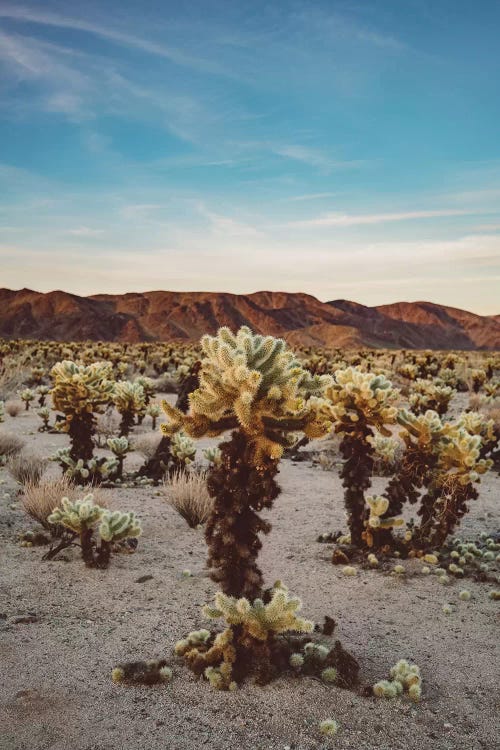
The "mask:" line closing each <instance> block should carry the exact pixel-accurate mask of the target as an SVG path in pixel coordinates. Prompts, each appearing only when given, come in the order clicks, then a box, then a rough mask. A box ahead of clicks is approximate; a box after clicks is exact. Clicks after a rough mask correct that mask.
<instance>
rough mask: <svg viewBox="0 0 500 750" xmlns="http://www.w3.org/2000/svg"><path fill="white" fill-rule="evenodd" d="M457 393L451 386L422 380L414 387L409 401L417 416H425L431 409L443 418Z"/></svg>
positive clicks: (416, 382)
mask: <svg viewBox="0 0 500 750" xmlns="http://www.w3.org/2000/svg"><path fill="white" fill-rule="evenodd" d="M455 393H456V391H455V390H454V389H453V388H451V386H449V385H445V384H441V383H439V381H435V380H424V379H422V378H420V379H418V380H416V381H415V383H414V385H413V386H412V391H411V393H410V396H409V399H408V400H409V403H410V406H411V408H412V410H413V412H414V413H415V414H425V412H426V411H428V410H429V409H431V410H433V411H435V412H437V413H438V414H439V415H440V416H443V415H444V414H446V412H447V411H448V407H449V405H450V401H451V399H452V398H453V396H454V395H455Z"/></svg>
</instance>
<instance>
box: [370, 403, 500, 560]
mask: <svg viewBox="0 0 500 750" xmlns="http://www.w3.org/2000/svg"><path fill="white" fill-rule="evenodd" d="M398 421H399V422H400V424H401V425H402V426H403V427H404V430H403V432H402V433H401V436H402V438H403V440H404V442H405V444H406V446H407V449H406V452H405V454H404V456H403V459H402V462H401V470H400V472H399V473H398V475H397V476H396V477H394V478H393V480H391V482H390V483H389V486H388V488H387V490H386V491H385V493H384V494H385V496H386V497H388V498H389V501H390V502H389V508H388V512H389V513H391V514H392V515H399V513H400V512H401V509H402V506H403V503H404V502H405V500H406V499H408V500H409V501H410V502H417V500H418V489H419V488H420V487H422V486H425V487H426V490H427V491H426V493H425V495H424V496H423V497H422V499H421V504H420V507H419V509H418V515H419V516H420V518H421V521H420V525H419V526H418V527H417V528H416V529H415V531H414V533H413V534H412V539H411V542H412V545H413V546H417V547H419V548H438V547H440V546H441V545H442V544H443V543H444V541H445V539H446V537H447V535H448V534H449V533H451V532H452V531H453V529H454V528H455V526H456V524H457V523H458V522H459V520H460V518H461V517H462V516H463V515H464V514H465V513H466V512H467V501H468V500H470V499H474V498H476V497H477V491H476V489H475V488H474V486H473V485H474V484H475V483H477V482H478V481H479V476H480V474H484V472H485V471H487V470H488V469H489V468H490V466H491V461H488V460H485V459H483V458H481V437H480V436H479V435H470V434H469V433H468V432H467V431H466V429H465V427H464V422H463V420H462V419H460V420H459V421H458V422H455V423H453V422H446V423H445V422H442V421H441V419H440V417H439V415H438V414H437V413H436V412H434V411H427V412H426V413H425V414H423V415H419V416H415V415H414V414H412V413H411V412H407V411H404V410H403V411H401V413H400V414H399V417H398Z"/></svg>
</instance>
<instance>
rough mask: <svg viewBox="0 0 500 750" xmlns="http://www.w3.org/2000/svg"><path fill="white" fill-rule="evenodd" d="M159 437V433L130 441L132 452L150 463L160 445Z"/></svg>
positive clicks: (139, 436) (141, 436)
mask: <svg viewBox="0 0 500 750" xmlns="http://www.w3.org/2000/svg"><path fill="white" fill-rule="evenodd" d="M161 437H162V436H161V434H160V433H153V434H149V435H148V434H145V435H138V436H137V437H134V439H133V441H132V450H134V451H137V453H140V454H141V456H144V458H145V459H146V460H148V461H150V460H151V459H152V458H153V456H154V454H155V452H156V449H157V448H158V445H159V444H160V440H161Z"/></svg>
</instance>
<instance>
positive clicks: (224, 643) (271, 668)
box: [175, 582, 314, 690]
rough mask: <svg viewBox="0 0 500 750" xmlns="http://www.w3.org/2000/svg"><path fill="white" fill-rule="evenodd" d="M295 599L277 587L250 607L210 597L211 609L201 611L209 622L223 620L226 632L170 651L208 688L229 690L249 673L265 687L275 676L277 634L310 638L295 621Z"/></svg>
mask: <svg viewBox="0 0 500 750" xmlns="http://www.w3.org/2000/svg"><path fill="white" fill-rule="evenodd" d="M301 606H302V605H301V602H300V599H298V598H296V597H290V596H289V594H288V591H287V589H286V587H284V586H283V585H282V584H281V583H279V582H278V583H277V584H275V586H274V587H273V589H272V591H271V594H270V600H269V601H268V603H267V604H266V603H264V601H263V600H262V599H255V600H254V601H253V602H250V601H249V600H248V599H246V598H240V599H237V598H235V597H232V596H226V595H225V594H223V593H222V592H221V591H219V592H218V593H217V594H216V595H215V606H210V605H207V606H205V607H204V609H203V611H204V614H205V616H206V617H208V618H210V619H220V618H223V619H224V620H225V621H226V623H227V627H226V629H225V630H224V631H223V632H222V633H219V634H218V635H216V636H215V638H214V639H212V636H211V634H210V632H209V631H207V630H201V631H196V632H194V633H191V634H190V635H189V636H188V637H187V638H185V639H183V640H181V641H179V642H178V643H177V644H176V647H175V651H176V653H177V654H178V655H180V656H184V658H185V659H186V662H187V663H188V664H189V665H190V667H191V668H192V669H193V671H194V672H195V673H196V674H199V675H201V674H204V675H205V677H206V678H207V679H208V681H209V682H210V684H211V685H212V687H214V688H216V689H218V690H234V689H236V687H237V684H238V682H240V681H241V680H242V679H243V678H244V677H245V676H246V675H247V674H248V673H249V672H253V673H254V674H255V676H256V679H257V681H258V682H260V683H264V682H267V681H268V680H269V679H270V678H271V677H272V676H273V674H274V672H275V671H276V667H277V661H278V660H279V658H280V656H282V654H281V652H282V651H283V647H282V645H281V644H279V642H278V641H277V640H276V636H277V635H279V634H281V633H287V632H290V631H291V632H295V633H310V632H311V631H312V630H313V627H314V624H313V623H312V622H311V621H310V620H305V619H303V618H301V617H298V616H297V612H298V611H299V610H300V608H301Z"/></svg>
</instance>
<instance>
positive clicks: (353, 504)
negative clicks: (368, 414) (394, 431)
mask: <svg viewBox="0 0 500 750" xmlns="http://www.w3.org/2000/svg"><path fill="white" fill-rule="evenodd" d="M369 435H372V431H371V429H370V428H369V427H368V426H366V425H359V427H357V429H356V432H351V433H346V434H345V435H344V437H343V438H342V442H341V444H340V453H341V455H342V457H343V458H344V459H345V461H344V465H343V466H342V470H341V472H340V476H341V478H342V486H343V487H344V488H345V491H344V501H345V507H346V510H347V516H348V525H349V531H350V533H351V544H353V545H355V546H356V547H363V546H365V545H364V541H363V531H364V528H365V516H366V505H365V490H367V489H368V488H369V487H370V485H371V476H372V470H373V455H372V454H373V448H372V446H371V445H370V443H369V442H368V441H367V439H366V438H367V437H368V436H369Z"/></svg>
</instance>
